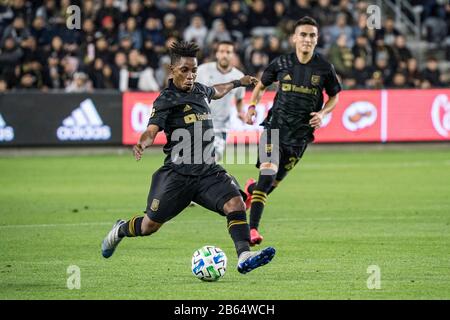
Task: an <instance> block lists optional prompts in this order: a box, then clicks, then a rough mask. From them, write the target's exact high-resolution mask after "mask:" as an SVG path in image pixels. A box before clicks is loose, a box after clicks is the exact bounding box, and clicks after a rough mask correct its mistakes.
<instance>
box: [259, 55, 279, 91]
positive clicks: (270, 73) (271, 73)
mask: <svg viewBox="0 0 450 320" xmlns="http://www.w3.org/2000/svg"><path fill="white" fill-rule="evenodd" d="M277 74H278V58H277V59H275V60H273V61H272V62H271V63H270V64H269V66H268V67H267V68H266V70H264V73H263V75H262V77H261V83H262V84H263V85H264V87H268V86H270V85H271V84H272V83H274V82H276V81H277Z"/></svg>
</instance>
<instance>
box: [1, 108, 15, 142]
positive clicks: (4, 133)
mask: <svg viewBox="0 0 450 320" xmlns="http://www.w3.org/2000/svg"><path fill="white" fill-rule="evenodd" d="M12 140H14V129H13V128H12V127H10V126H8V125H7V124H6V122H5V120H4V119H3V117H2V115H1V114H0V142H3V141H5V142H9V141H12Z"/></svg>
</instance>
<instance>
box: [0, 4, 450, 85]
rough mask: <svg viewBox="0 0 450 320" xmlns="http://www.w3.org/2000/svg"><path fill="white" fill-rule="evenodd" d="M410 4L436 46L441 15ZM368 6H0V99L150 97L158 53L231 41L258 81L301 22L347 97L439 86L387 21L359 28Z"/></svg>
mask: <svg viewBox="0 0 450 320" xmlns="http://www.w3.org/2000/svg"><path fill="white" fill-rule="evenodd" d="M420 2H421V4H422V5H424V10H423V11H422V20H423V22H424V23H425V25H426V23H428V21H430V19H431V20H432V21H434V22H435V23H437V25H440V26H441V27H440V28H439V30H438V31H439V32H438V34H435V32H434V31H435V28H430V30H431V31H430V33H429V34H428V35H427V36H428V37H429V39H428V40H429V41H439V42H441V41H442V42H445V41H444V40H445V39H448V36H449V35H450V30H449V29H450V5H449V4H446V2H445V1H444V2H442V1H439V0H429V1H420ZM71 5H77V6H79V7H80V8H81V29H80V30H71V29H69V28H67V25H66V21H67V19H68V18H69V17H70V13H71V12H70V11H69V12H68V10H67V8H68V7H69V6H71ZM368 5H369V2H368V1H351V0H316V1H313V0H284V1H283V0H278V1H275V0H247V1H237V0H233V1H219V0H186V1H172V0H161V1H155V0H83V1H81V0H79V1H75V0H73V1H71V0H58V1H57V0H34V1H25V0H11V1H8V0H0V92H4V91H7V90H19V89H38V90H43V91H48V90H65V91H67V92H86V91H92V90H94V89H112V90H120V91H133V90H139V91H158V90H160V89H161V88H163V87H164V86H165V85H166V84H167V79H168V76H169V64H170V58H169V56H168V47H170V45H171V43H173V42H174V41H176V40H178V39H184V40H187V41H196V42H197V43H198V44H199V46H200V47H201V49H202V50H201V54H200V57H199V63H202V62H207V61H211V60H213V59H214V52H215V48H216V46H217V43H218V42H219V41H223V40H227V41H233V42H235V43H236V51H237V55H236V58H235V61H234V63H235V65H236V66H237V67H238V68H239V69H241V70H243V71H245V72H246V73H248V74H252V75H257V76H260V75H261V72H262V71H263V70H264V68H265V67H266V66H267V65H268V63H269V62H270V61H271V60H272V59H273V58H275V57H276V56H278V55H280V54H282V53H286V52H289V51H291V50H292V49H291V48H292V47H291V37H290V35H291V32H292V29H293V24H294V23H295V21H296V20H298V19H299V18H301V17H303V16H305V15H309V16H312V17H314V18H315V19H316V20H317V21H318V23H319V25H320V38H319V44H318V47H317V50H318V51H319V52H321V53H323V54H325V55H326V56H327V57H328V59H329V60H330V62H332V63H333V64H334V66H335V68H336V71H337V73H338V75H339V76H340V78H341V80H342V83H343V85H344V87H345V88H347V89H352V88H429V87H444V86H448V85H449V82H448V81H449V79H448V77H447V76H448V75H446V74H441V72H440V70H439V68H438V63H439V61H438V59H436V58H435V57H433V56H427V57H426V59H425V62H424V63H419V62H418V60H417V57H416V56H415V54H414V52H412V50H411V49H409V48H408V43H407V37H406V35H405V34H402V32H401V31H400V30H397V29H396V27H395V23H394V19H392V18H389V17H383V19H382V21H383V25H382V28H381V29H378V30H375V29H369V28H367V26H366V24H367V20H368V16H367V13H366V12H367V10H366V9H367V6H368ZM433 19H435V20H433ZM436 21H437V22H436ZM434 25H436V24H434ZM432 26H433V24H432ZM439 39H443V40H439ZM446 59H449V58H448V52H447V58H446Z"/></svg>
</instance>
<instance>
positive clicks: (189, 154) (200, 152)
mask: <svg viewBox="0 0 450 320" xmlns="http://www.w3.org/2000/svg"><path fill="white" fill-rule="evenodd" d="M251 135H253V137H252V136H251ZM254 135H255V133H254V132H251V133H249V140H250V139H251V138H253V139H255V138H256V137H255V136H254ZM214 139H215V135H214V129H212V128H209V129H207V130H203V124H202V121H196V122H194V124H193V130H188V129H185V128H179V129H176V130H174V131H173V133H172V136H171V141H172V142H175V143H176V144H175V145H174V146H173V148H172V151H171V155H170V157H171V161H172V163H173V164H176V165H182V164H187V165H190V164H214V163H215V162H216V156H215V147H214ZM240 139H243V140H244V141H245V137H242V136H241V137H240ZM278 146H279V130H278V129H271V130H264V131H263V133H262V134H261V137H260V139H259V148H258V147H257V146H256V145H253V146H251V145H250V146H249V148H248V149H247V148H246V147H244V148H242V147H241V148H239V147H238V144H237V142H236V141H235V142H234V143H233V144H229V145H227V146H226V148H225V160H224V162H223V163H225V164H248V163H255V162H256V156H258V157H259V161H260V163H265V162H268V163H274V162H278V157H279V148H278ZM247 155H249V156H248V157H247Z"/></svg>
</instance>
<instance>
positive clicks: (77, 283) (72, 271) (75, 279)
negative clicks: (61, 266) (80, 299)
mask: <svg viewBox="0 0 450 320" xmlns="http://www.w3.org/2000/svg"><path fill="white" fill-rule="evenodd" d="M67 275H68V276H69V277H68V278H67V283H66V284H67V289H69V290H74V289H76V290H80V289H81V270H80V267H78V266H76V265H71V266H68V267H67Z"/></svg>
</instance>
